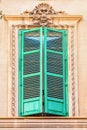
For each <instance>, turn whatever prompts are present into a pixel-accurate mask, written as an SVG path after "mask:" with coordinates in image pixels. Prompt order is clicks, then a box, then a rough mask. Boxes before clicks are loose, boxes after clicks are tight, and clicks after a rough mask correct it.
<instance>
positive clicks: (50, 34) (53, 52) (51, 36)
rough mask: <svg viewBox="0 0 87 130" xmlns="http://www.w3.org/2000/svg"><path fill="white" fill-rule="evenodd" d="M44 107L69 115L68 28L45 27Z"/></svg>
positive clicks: (53, 111)
mask: <svg viewBox="0 0 87 130" xmlns="http://www.w3.org/2000/svg"><path fill="white" fill-rule="evenodd" d="M44 40H45V42H44V94H45V97H44V109H45V112H46V113H49V114H56V115H67V111H68V109H67V106H68V105H67V104H68V102H67V101H68V100H67V86H68V72H67V71H68V62H67V57H68V56H67V30H56V29H51V28H45V29H44Z"/></svg>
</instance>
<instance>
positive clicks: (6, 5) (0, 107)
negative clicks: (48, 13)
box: [0, 0, 87, 117]
mask: <svg viewBox="0 0 87 130" xmlns="http://www.w3.org/2000/svg"><path fill="white" fill-rule="evenodd" d="M42 2H46V3H49V4H50V5H52V6H53V8H54V9H55V10H56V11H60V10H63V11H65V12H66V13H68V14H73V15H82V16H83V19H82V21H81V22H80V23H79V26H78V88H79V115H80V116H87V100H86V99H87V90H86V89H87V0H84V2H83V1H81V0H73V1H72V0H44V1H43V0H25V1H23V0H15V1H14V0H7V1H6V0H1V1H0V10H2V11H3V13H4V14H8V15H11V14H12V15H18V14H20V13H21V12H23V11H25V10H26V9H28V10H30V11H31V10H32V9H33V8H34V7H35V6H36V5H38V4H39V3H42ZM6 34H7V32H6V29H5V26H4V21H3V20H0V117H3V116H7V112H8V109H7V105H8V102H7V98H8V96H7V91H8V84H7V82H8V70H7V65H8V44H6V43H7V41H6Z"/></svg>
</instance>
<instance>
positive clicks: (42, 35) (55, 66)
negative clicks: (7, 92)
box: [18, 27, 68, 116]
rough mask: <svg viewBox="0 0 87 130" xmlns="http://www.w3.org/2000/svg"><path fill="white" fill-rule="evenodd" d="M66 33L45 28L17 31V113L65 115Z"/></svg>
mask: <svg viewBox="0 0 87 130" xmlns="http://www.w3.org/2000/svg"><path fill="white" fill-rule="evenodd" d="M67 33H68V32H67V30H57V29H53V28H47V27H45V28H44V29H42V28H36V29H32V30H19V45H18V48H19V54H18V55H19V58H18V60H19V62H18V63H19V64H18V81H19V82H18V86H19V87H18V91H19V93H18V98H19V99H18V102H19V103H18V113H19V116H26V115H33V114H39V113H42V112H44V113H48V114H54V115H61V116H66V115H68V43H67V41H68V39H67ZM43 90H44V93H43ZM42 102H44V105H43V103H42Z"/></svg>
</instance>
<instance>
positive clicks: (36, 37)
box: [18, 28, 42, 116]
mask: <svg viewBox="0 0 87 130" xmlns="http://www.w3.org/2000/svg"><path fill="white" fill-rule="evenodd" d="M18 95H19V115H20V116H24V115H32V114H38V113H41V112H42V28H36V29H32V30H20V31H19V93H18Z"/></svg>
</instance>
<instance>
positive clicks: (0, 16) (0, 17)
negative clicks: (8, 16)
mask: <svg viewBox="0 0 87 130" xmlns="http://www.w3.org/2000/svg"><path fill="white" fill-rule="evenodd" d="M3 16H4V15H3V13H2V11H0V19H2V17H3Z"/></svg>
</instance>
